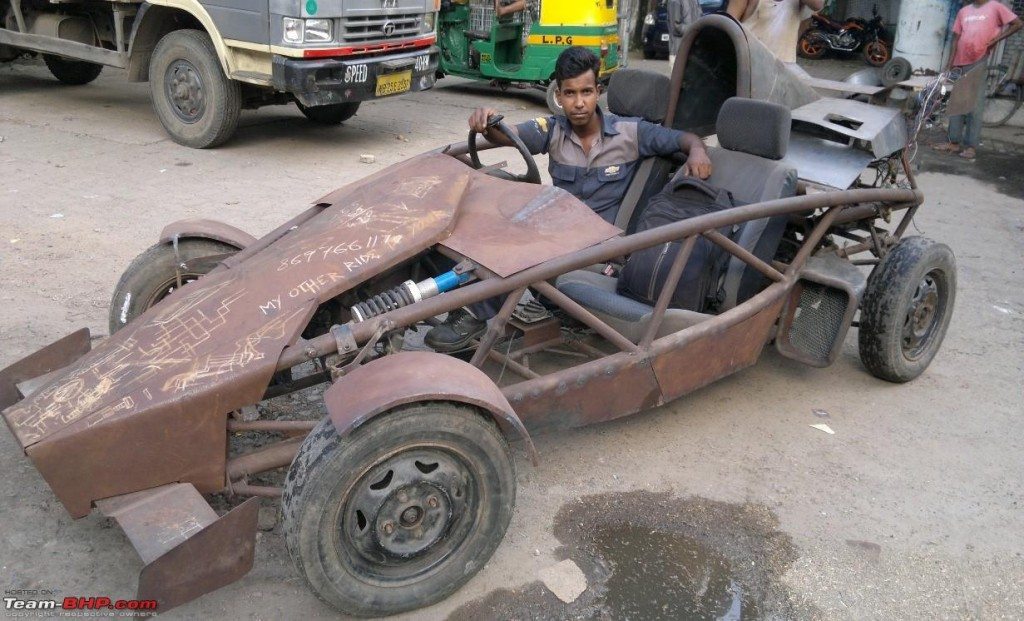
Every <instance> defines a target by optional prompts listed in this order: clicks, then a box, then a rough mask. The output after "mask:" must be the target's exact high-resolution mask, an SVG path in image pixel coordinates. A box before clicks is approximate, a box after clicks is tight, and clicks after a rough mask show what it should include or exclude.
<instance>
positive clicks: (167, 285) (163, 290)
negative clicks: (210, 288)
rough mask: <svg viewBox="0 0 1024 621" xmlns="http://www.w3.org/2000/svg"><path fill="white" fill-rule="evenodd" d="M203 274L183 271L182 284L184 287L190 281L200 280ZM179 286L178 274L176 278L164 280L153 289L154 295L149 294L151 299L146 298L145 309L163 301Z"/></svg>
mask: <svg viewBox="0 0 1024 621" xmlns="http://www.w3.org/2000/svg"><path fill="white" fill-rule="evenodd" d="M202 276H203V275H202V274H194V273H190V272H188V273H187V272H182V273H181V286H182V287H184V286H185V285H187V284H188V283H190V282H193V281H196V280H199V278H200V277H202ZM179 288H180V287H178V276H177V275H176V276H175V277H174V278H170V279H168V280H166V281H164V282H163V283H161V284H160V286H159V287H157V288H156V290H155V291H153V295H151V296H149V299H148V300H146V305H145V306H144V307H143V309H147V308H152V307H153V306H155V305H156V304H157V303H159V302H161V301H162V300H163V299H164V298H166V297H167V296H169V295H171V294H172V293H174V291H175V290H176V289H179Z"/></svg>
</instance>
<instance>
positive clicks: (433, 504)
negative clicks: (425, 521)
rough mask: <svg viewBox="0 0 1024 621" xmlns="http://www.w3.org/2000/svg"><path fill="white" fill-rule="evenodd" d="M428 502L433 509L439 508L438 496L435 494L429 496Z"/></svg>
mask: <svg viewBox="0 0 1024 621" xmlns="http://www.w3.org/2000/svg"><path fill="white" fill-rule="evenodd" d="M427 504H428V505H430V507H431V508H432V509H436V508H437V498H434V497H433V496H431V497H430V498H427Z"/></svg>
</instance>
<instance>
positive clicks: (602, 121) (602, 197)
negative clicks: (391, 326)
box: [424, 47, 711, 352]
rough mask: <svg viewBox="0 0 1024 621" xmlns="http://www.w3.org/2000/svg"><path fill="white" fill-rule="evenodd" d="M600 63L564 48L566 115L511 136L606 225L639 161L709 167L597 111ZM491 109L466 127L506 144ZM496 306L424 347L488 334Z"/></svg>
mask: <svg viewBox="0 0 1024 621" xmlns="http://www.w3.org/2000/svg"><path fill="white" fill-rule="evenodd" d="M600 67H601V63H600V61H599V60H598V58H597V56H595V55H594V53H593V52H591V51H590V50H588V49H587V48H584V47H569V48H566V50H565V51H564V52H562V53H561V54H560V55H559V57H558V61H557V62H556V63H555V81H556V83H557V85H558V100H559V102H560V103H561V105H562V109H563V110H564V111H565V116H548V117H541V118H538V119H534V120H532V121H527V122H525V123H520V124H518V125H516V126H515V127H514V128H513V131H515V132H516V134H517V135H518V136H519V138H520V139H521V140H522V141H523V144H525V145H526V147H527V148H528V149H529V150H530V153H533V154H535V155H536V154H539V153H547V154H548V156H549V159H548V172H549V173H550V174H551V180H552V182H553V184H554V185H555V186H557V187H559V188H562V189H563V190H565V191H567V192H569V193H570V194H572V195H574V196H575V197H576V198H578V199H580V200H581V201H583V202H584V203H586V204H587V206H589V207H590V208H591V209H593V210H594V212H595V213H597V214H598V215H599V216H601V217H602V218H604V219H605V220H607V221H608V222H615V215H616V213H617V212H618V210H619V205H620V204H621V203H622V199H623V197H624V196H625V194H626V190H627V189H628V188H629V183H630V181H631V180H632V179H633V174H634V173H635V172H636V168H637V166H638V165H639V164H640V161H641V160H642V159H644V158H647V157H652V156H656V155H661V156H670V155H672V154H674V153H676V152H682V153H685V154H686V156H687V159H686V163H685V164H684V165H683V173H684V174H687V175H691V176H695V177H700V178H701V179H707V178H708V177H709V176H711V160H710V159H708V154H707V151H705V149H704V143H702V142H701V140H700V138H699V137H697V136H696V135H695V134H691V133H689V132H683V131H678V130H675V129H670V128H667V127H663V126H661V125H655V124H654V123H650V122H647V121H644V120H642V119H636V118H623V117H619V116H616V115H614V114H611V113H610V112H604V111H603V110H601V108H600V107H599V106H598V105H597V99H598V97H599V96H600V95H601V86H600V84H599V83H598V81H597V76H598V72H599V71H600ZM497 113H498V111H497V110H495V109H494V108H478V109H477V110H475V111H474V112H473V114H472V115H471V116H470V117H469V126H470V128H472V129H473V130H474V131H477V132H480V133H481V134H483V135H484V136H485V137H486V138H487V140H489V141H490V142H492V143H495V144H499V145H503V146H512V141H511V140H509V139H508V138H507V137H506V136H505V135H504V134H502V133H501V132H500V131H498V130H497V129H495V128H489V127H487V119H488V118H490V117H491V116H493V115H495V114H497ZM494 302H495V301H493V300H492V301H488V302H482V303H480V304H477V305H474V306H473V307H472V309H471V311H467V310H465V309H460V310H457V311H453V312H451V313H448V318H447V319H445V321H444V323H442V324H441V325H439V326H437V327H435V328H433V329H431V330H430V332H428V333H427V336H426V338H425V339H424V342H425V343H426V344H427V345H429V346H430V347H432V348H433V349H434V350H436V351H442V352H447V351H454V350H457V349H462V348H464V347H466V346H467V345H469V343H470V342H471V341H472V340H473V339H475V338H477V337H479V336H480V335H482V334H483V333H484V331H485V330H486V329H487V319H490V318H491V317H493V316H494V315H495V314H496V313H497V310H498V308H499V306H500V303H494Z"/></svg>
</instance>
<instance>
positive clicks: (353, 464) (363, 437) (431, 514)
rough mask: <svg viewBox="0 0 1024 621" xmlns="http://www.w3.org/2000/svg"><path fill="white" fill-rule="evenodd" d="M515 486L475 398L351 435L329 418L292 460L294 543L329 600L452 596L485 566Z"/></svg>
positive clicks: (289, 539)
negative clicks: (341, 433)
mask: <svg viewBox="0 0 1024 621" xmlns="http://www.w3.org/2000/svg"><path fill="white" fill-rule="evenodd" d="M515 494H516V480H515V467H514V463H513V461H512V457H511V454H510V451H509V447H508V443H507V442H506V441H505V438H504V437H503V436H502V435H501V433H500V432H499V431H498V428H497V427H496V426H495V424H494V423H493V422H492V421H491V420H489V419H487V418H485V417H484V416H482V415H481V414H480V413H479V412H478V411H476V410H475V409H473V408H470V407H467V406H464V405H461V404H454V403H448V402H431V403H420V404H414V405H410V406H405V407H402V408H400V409H397V410H393V411H391V412H388V413H386V414H383V415H379V416H378V417H376V418H374V419H372V420H370V421H368V422H366V423H364V424H363V425H361V426H359V427H358V428H356V429H355V431H353V432H352V433H351V434H348V435H346V436H345V437H344V438H342V437H339V435H338V433H337V431H336V430H335V428H334V424H333V423H332V422H331V420H330V418H325V419H324V420H322V421H321V422H320V424H319V425H318V426H317V428H316V429H314V430H313V431H312V432H311V433H310V434H309V436H307V437H306V440H305V441H304V442H303V444H302V446H301V447H300V448H299V452H298V454H297V455H296V456H295V459H294V461H293V462H292V465H291V468H290V469H289V470H288V475H287V478H286V480H285V489H284V495H283V497H282V500H281V508H282V511H283V513H284V532H285V543H286V544H287V546H288V552H289V554H290V555H291V557H292V560H293V561H294V563H295V566H296V568H297V569H298V572H299V573H300V574H301V575H302V576H303V577H304V578H305V580H306V582H307V584H308V585H309V587H310V588H311V589H312V590H313V592H314V593H316V595H317V596H318V597H320V598H321V599H322V600H324V601H325V602H327V603H328V604H330V605H331V606H333V607H335V608H336V609H338V610H339V611H341V612H344V613H347V614H352V615H359V616H384V615H392V614H397V613H400V612H403V611H407V610H412V609H414V608H420V607H422V606H428V605H430V604H433V603H435V602H438V601H440V600H442V599H444V598H445V597H447V596H448V595H450V594H451V593H453V592H455V591H456V590H457V589H458V588H459V587H461V586H462V585H463V584H465V583H466V582H467V581H468V580H469V579H470V578H471V577H473V575H475V574H476V572H478V571H479V570H480V569H481V568H482V567H483V566H484V564H485V563H486V562H487V560H488V559H489V558H490V557H491V554H493V553H494V550H495V548H497V546H498V544H499V543H500V542H501V539H502V537H503V536H504V534H505V530H506V529H507V528H508V523H509V520H510V519H511V516H512V507H513V505H514V503H515Z"/></svg>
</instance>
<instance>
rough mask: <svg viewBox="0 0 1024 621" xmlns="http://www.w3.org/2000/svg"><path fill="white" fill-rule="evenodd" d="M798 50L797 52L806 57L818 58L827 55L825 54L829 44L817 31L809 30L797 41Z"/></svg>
mask: <svg viewBox="0 0 1024 621" xmlns="http://www.w3.org/2000/svg"><path fill="white" fill-rule="evenodd" d="M796 51H797V54H799V55H800V56H802V57H804V58H809V59H811V60H818V59H819V58H824V57H825V54H826V53H827V52H828V46H827V45H825V42H824V41H822V40H821V36H819V35H818V33H817V31H815V30H809V31H807V32H805V33H804V34H803V35H802V36H801V37H800V40H799V41H797V43H796Z"/></svg>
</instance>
